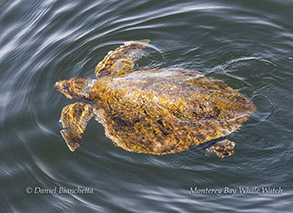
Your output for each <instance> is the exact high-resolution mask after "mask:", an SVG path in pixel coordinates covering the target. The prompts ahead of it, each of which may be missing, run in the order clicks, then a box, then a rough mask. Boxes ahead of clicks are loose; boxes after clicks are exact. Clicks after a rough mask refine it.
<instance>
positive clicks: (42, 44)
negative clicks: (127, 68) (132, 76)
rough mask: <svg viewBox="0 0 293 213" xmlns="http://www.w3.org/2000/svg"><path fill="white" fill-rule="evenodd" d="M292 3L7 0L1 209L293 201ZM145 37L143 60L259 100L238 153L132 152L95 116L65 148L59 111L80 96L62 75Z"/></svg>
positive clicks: (264, 205) (196, 207)
mask: <svg viewBox="0 0 293 213" xmlns="http://www.w3.org/2000/svg"><path fill="white" fill-rule="evenodd" d="M292 11H293V2H292V0H282V1H277V0H259V1H248V0H246V1H244V0H239V1H233V0H226V1H223V0H222V1H210V0H208V1H207V0H205V1H204V0H201V1H197V0H193V1H191V0H189V1H188V0H182V1H172V0H168V1H155V0H140V1H130V0H120V1H114V0H108V1H84V0H68V1H66V0H64V1H63V0H62V1H61V0H60V1H57V0H51V1H50V0H42V1H41V0H26V1H25V0H9V1H8V0H0V29H1V31H0V36H1V37H0V159H1V160H0V189H1V191H0V200H1V201H0V212H63V211H64V212H293V179H292V176H293V170H292V165H293V159H292V151H293V124H292V121H293V112H292V108H293V95H292V92H293V89H292V80H293V74H292V73H293V71H292V67H293V66H292V65H293V51H292V50H293V24H292V23H293V12H292ZM138 39H150V40H151V44H150V46H149V47H147V48H146V49H145V52H144V57H143V59H141V60H139V61H138V66H149V67H155V68H166V67H182V68H187V69H194V70H198V71H200V72H202V73H204V74H206V75H208V76H211V77H214V78H218V79H221V80H223V81H224V82H225V83H227V84H228V85H230V86H231V87H233V88H235V89H239V90H240V91H241V93H243V94H245V95H246V96H248V97H249V98H251V100H252V101H253V102H254V103H255V105H256V107H257V109H256V112H255V113H254V114H253V115H252V117H251V118H250V119H249V121H248V122H246V123H245V124H244V125H243V126H242V128H241V129H240V130H239V131H238V132H236V133H233V134H231V135H230V136H229V139H231V140H233V141H235V142H236V144H237V145H236V148H235V154H234V155H233V156H232V157H229V158H225V159H220V158H217V157H207V156H205V155H204V150H203V149H202V148H200V147H194V148H192V149H190V150H188V151H184V152H182V153H178V154H172V155H166V156H153V155H147V154H137V153H130V152H127V151H124V150H123V149H121V148H118V147H115V146H114V145H113V144H112V142H111V141H110V140H109V139H108V138H106V137H105V135H104V129H103V127H102V126H101V125H100V124H97V123H96V122H95V121H94V120H92V121H90V122H89V124H88V126H87V130H86V132H85V135H84V137H83V142H82V145H81V147H80V148H79V149H78V150H77V151H76V152H74V153H71V152H70V151H69V150H68V148H67V146H66V145H65V143H64V141H63V139H62V137H61V136H60V134H59V130H60V129H61V124H60V123H59V122H58V121H59V117H60V113H61V110H62V108H63V107H64V106H65V105H67V104H71V103H73V101H72V100H68V99H66V98H65V97H64V96H63V95H61V94H60V93H58V92H56V91H55V89H54V88H53V85H54V83H55V82H56V81H59V80H63V79H67V78H71V77H92V78H94V74H93V70H94V67H95V65H96V64H97V63H98V62H99V61H100V60H102V59H103V57H104V56H105V55H106V54H107V52H108V51H110V50H112V49H114V48H116V47H117V46H119V45H121V44H122V43H123V42H125V41H129V40H138ZM290 82H291V83H290ZM241 187H244V188H245V187H247V189H249V190H250V193H244V192H243V191H240V189H241ZM264 187H270V188H271V189H273V188H275V189H277V190H275V191H274V192H273V191H272V190H271V191H270V193H268V192H264V191H262V190H263V189H264ZM65 188H66V189H68V190H69V191H62V190H63V189H65ZM191 188H192V190H194V192H195V193H191V192H192V190H191ZM228 188H229V189H230V190H228ZM41 189H42V190H43V193H41V192H40V190H41ZM232 189H233V190H236V193H235V194H234V193H233V191H232ZM267 189H268V188H267ZM70 190H71V191H70ZM82 190H83V191H82ZM216 190H219V191H216Z"/></svg>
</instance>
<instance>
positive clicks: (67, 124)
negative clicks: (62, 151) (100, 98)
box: [60, 102, 93, 152]
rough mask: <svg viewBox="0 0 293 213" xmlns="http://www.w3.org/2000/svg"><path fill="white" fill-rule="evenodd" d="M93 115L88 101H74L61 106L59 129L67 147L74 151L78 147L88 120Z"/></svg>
mask: <svg viewBox="0 0 293 213" xmlns="http://www.w3.org/2000/svg"><path fill="white" fill-rule="evenodd" d="M92 117H93V107H92V105H91V104H89V103H84V102H76V103H74V104H71V105H67V106H65V107H64V108H63V110H62V113H61V118H60V122H61V123H62V126H63V129H62V130H61V131H60V133H61V135H62V137H63V138H64V140H65V142H66V144H67V146H68V147H69V149H70V150H71V151H72V152H74V151H75V149H76V148H78V147H79V145H80V142H81V138H82V134H83V132H84V130H85V127H86V125H87V123H88V121H89V120H90V119H91V118H92Z"/></svg>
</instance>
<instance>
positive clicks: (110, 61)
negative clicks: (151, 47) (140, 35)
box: [95, 40, 150, 78]
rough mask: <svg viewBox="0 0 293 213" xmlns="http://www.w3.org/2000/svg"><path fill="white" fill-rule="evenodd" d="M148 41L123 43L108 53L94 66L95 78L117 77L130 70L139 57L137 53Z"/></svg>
mask: <svg viewBox="0 0 293 213" xmlns="http://www.w3.org/2000/svg"><path fill="white" fill-rule="evenodd" d="M149 42H150V40H140V41H130V42H125V43H124V45H121V46H120V47H118V48H117V49H115V50H114V51H110V52H109V53H108V54H107V55H106V57H105V58H104V59H103V60H102V61H101V62H100V63H99V64H98V65H97V66H96V69H95V75H96V77H97V78H100V77H103V76H107V75H113V76H119V75H122V74H124V73H127V72H129V71H130V70H132V68H133V66H134V62H135V61H136V60H137V59H139V58H140V57H141V55H140V54H139V52H140V51H141V50H142V49H144V48H145V47H146V46H147V45H148V43H149Z"/></svg>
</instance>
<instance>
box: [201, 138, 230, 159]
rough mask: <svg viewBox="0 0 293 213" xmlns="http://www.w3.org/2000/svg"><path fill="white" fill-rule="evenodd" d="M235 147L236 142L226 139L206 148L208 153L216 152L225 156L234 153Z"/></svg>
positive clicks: (219, 155)
mask: <svg viewBox="0 0 293 213" xmlns="http://www.w3.org/2000/svg"><path fill="white" fill-rule="evenodd" d="M234 147H235V142H232V141H230V140H228V139H224V140H221V141H218V142H216V143H215V144H214V145H212V146H210V147H208V148H206V151H207V153H214V154H216V155H217V156H218V157H220V158H225V157H229V156H231V155H233V154H234ZM207 155H208V154H207Z"/></svg>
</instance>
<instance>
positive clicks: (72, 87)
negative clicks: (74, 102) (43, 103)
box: [54, 78, 96, 99]
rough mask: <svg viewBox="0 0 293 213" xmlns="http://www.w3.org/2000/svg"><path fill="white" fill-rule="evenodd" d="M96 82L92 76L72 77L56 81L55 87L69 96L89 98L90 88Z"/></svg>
mask: <svg viewBox="0 0 293 213" xmlns="http://www.w3.org/2000/svg"><path fill="white" fill-rule="evenodd" d="M95 82H96V80H95V79H90V78H71V79H68V80H63V81H58V82H56V83H55V85H54V87H55V88H56V90H57V91H59V92H61V93H62V94H63V95H65V96H66V97H67V98H70V99H72V98H77V99H89V96H90V90H91V88H92V87H93V86H94V84H95Z"/></svg>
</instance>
